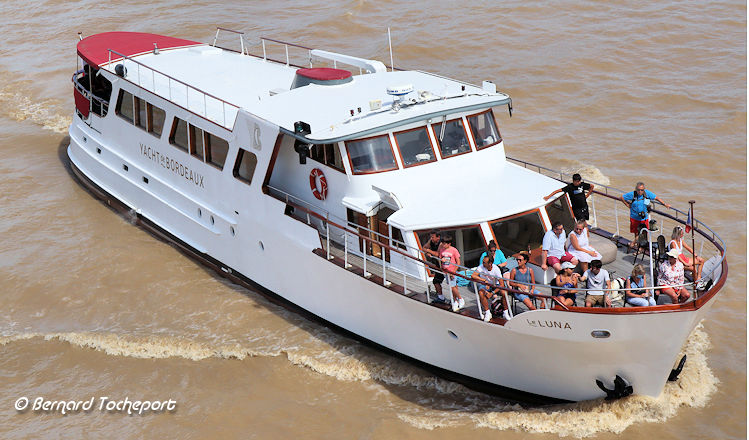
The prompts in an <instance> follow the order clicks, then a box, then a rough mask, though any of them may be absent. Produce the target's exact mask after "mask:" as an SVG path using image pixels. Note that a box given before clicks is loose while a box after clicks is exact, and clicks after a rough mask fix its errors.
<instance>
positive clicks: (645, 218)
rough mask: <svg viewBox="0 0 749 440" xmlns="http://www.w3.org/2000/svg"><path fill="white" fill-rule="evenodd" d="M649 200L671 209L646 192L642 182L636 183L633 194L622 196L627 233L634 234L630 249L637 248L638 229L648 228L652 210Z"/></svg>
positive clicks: (658, 198)
mask: <svg viewBox="0 0 749 440" xmlns="http://www.w3.org/2000/svg"><path fill="white" fill-rule="evenodd" d="M651 200H656V201H658V202H660V203H661V204H663V205H665V206H666V208H670V207H671V205H669V204H668V203H666V202H664V201H663V200H661V199H660V197H658V196H657V195H655V194H654V193H653V192H651V191H648V190H646V189H645V184H644V183H642V182H637V185H635V190H634V191H633V192H628V193H624V194H622V202H624V204H625V205H627V207H628V208H629V232H631V233H633V234H634V239H633V240H632V241H631V242H630V244H629V246H630V247H631V248H635V247H637V235H638V234H639V233H640V229H642V228H648V227H649V224H648V222H649V220H650V210H651V209H653V207H652V206H651V204H650V201H651Z"/></svg>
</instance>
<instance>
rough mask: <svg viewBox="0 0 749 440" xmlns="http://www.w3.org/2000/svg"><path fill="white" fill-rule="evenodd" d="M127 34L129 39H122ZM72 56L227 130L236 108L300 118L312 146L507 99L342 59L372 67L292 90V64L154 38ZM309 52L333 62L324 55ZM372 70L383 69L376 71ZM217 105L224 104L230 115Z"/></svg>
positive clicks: (115, 35) (105, 42)
mask: <svg viewBox="0 0 749 440" xmlns="http://www.w3.org/2000/svg"><path fill="white" fill-rule="evenodd" d="M129 34H132V35H133V38H132V39H128V38H126V37H127V36H128V35H129ZM151 40H153V42H150V41H151ZM149 42H150V43H149ZM155 47H158V50H154V49H155ZM104 48H106V49H104ZM78 53H79V55H80V56H81V57H82V58H83V59H84V60H86V61H87V62H89V63H90V64H96V65H99V66H102V67H104V68H106V69H107V70H109V71H111V72H114V69H115V65H117V64H124V66H125V68H126V71H125V73H124V78H125V79H127V80H129V81H131V82H133V83H136V84H138V85H139V86H141V87H143V88H145V89H148V90H150V91H152V92H154V93H156V94H158V95H160V96H162V97H164V98H166V99H169V100H170V101H173V102H175V103H176V104H178V105H181V106H183V107H186V108H188V109H190V110H192V111H194V112H196V113H198V114H200V115H201V116H204V117H206V118H208V119H212V120H214V121H219V123H220V125H224V126H225V127H227V128H229V129H231V128H232V126H233V122H234V119H235V117H236V112H237V111H238V109H239V108H241V109H244V110H246V111H247V112H249V113H251V114H253V115H256V116H258V117H260V118H262V119H264V120H267V121H269V122H271V123H274V124H276V125H278V126H280V127H282V128H283V129H286V130H288V131H289V132H293V130H294V122H296V121H304V122H306V123H307V124H309V125H310V127H311V133H310V134H309V135H307V139H308V140H310V141H312V142H335V141H340V140H345V139H352V138H356V137H364V136H366V135H368V134H370V133H374V132H377V131H383V130H387V129H389V128H392V127H396V126H399V125H404V124H408V123H412V122H417V121H423V120H427V119H430V118H436V117H440V116H443V115H447V114H451V113H456V112H467V111H472V110H480V109H485V108H490V107H493V106H498V105H504V104H508V103H509V102H510V98H509V96H508V95H506V94H503V93H497V92H494V91H492V90H491V89H488V90H485V89H483V88H481V87H477V86H474V85H470V84H466V83H463V82H460V81H456V80H452V79H448V78H443V77H440V76H437V75H433V74H429V73H425V72H419V71H396V72H393V71H390V72H388V71H385V70H386V69H384V65H382V63H379V62H377V61H372V60H363V59H358V58H355V57H345V56H342V57H344V58H348V59H349V60H351V61H353V62H355V63H359V64H366V65H368V66H375V68H373V69H370V70H373V72H372V73H364V74H360V75H355V76H354V77H353V80H352V81H351V82H348V83H346V84H340V85H317V84H309V85H306V86H303V87H298V88H294V89H292V88H291V87H292V83H293V81H294V77H295V74H296V71H297V68H296V67H294V66H290V65H287V64H283V63H278V62H273V61H270V60H268V59H265V58H263V57H257V56H253V55H247V54H245V53H240V52H234V51H231V50H226V49H222V48H219V47H215V46H211V45H208V44H199V43H196V42H193V41H189V40H180V39H174V38H170V37H163V36H159V35H153V34H142V33H126V32H111V33H105V34H98V35H93V36H90V37H87V38H85V39H83V40H82V41H81V42H80V43H79V45H78ZM310 53H311V55H315V56H317V57H320V58H328V59H331V58H330V56H331V53H329V52H323V51H315V50H312V51H311V52H310ZM104 54H106V56H105V55H104ZM335 55H337V54H332V56H335ZM378 65H379V66H382V67H383V68H376V66H378ZM404 85H409V86H412V87H413V92H411V93H408V94H406V95H405V96H403V97H402V98H401V99H400V104H401V105H397V106H393V103H394V100H396V99H397V98H394V97H393V96H392V95H389V94H388V93H387V88H388V87H394V86H396V87H397V86H404ZM201 92H202V93H201ZM201 94H202V96H201ZM207 97H208V98H207ZM222 101H223V102H224V103H226V104H229V107H230V108H229V110H228V115H227V108H226V107H227V106H226V105H224V104H223V103H221V102H222ZM352 114H353V116H352Z"/></svg>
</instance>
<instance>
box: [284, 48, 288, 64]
mask: <svg viewBox="0 0 749 440" xmlns="http://www.w3.org/2000/svg"><path fill="white" fill-rule="evenodd" d="M284 47H285V48H286V65H287V66H288V65H289V45H288V44H284Z"/></svg>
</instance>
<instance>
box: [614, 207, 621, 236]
mask: <svg viewBox="0 0 749 440" xmlns="http://www.w3.org/2000/svg"><path fill="white" fill-rule="evenodd" d="M618 207H619V204H618V203H617V202H614V219H615V220H616V236H617V237H621V236H622V235H621V233H620V232H619V209H618Z"/></svg>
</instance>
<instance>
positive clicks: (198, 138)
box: [187, 124, 205, 162]
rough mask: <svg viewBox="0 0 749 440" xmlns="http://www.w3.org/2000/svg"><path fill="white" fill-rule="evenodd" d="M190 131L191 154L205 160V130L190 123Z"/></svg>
mask: <svg viewBox="0 0 749 440" xmlns="http://www.w3.org/2000/svg"><path fill="white" fill-rule="evenodd" d="M188 128H189V129H188V130H187V131H188V133H190V154H192V155H193V156H195V157H197V158H199V159H200V160H202V161H204V162H205V148H204V146H205V144H204V142H203V130H201V129H200V128H198V127H196V126H194V125H192V124H189V125H188Z"/></svg>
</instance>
